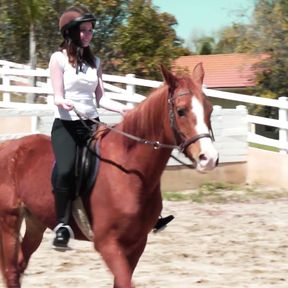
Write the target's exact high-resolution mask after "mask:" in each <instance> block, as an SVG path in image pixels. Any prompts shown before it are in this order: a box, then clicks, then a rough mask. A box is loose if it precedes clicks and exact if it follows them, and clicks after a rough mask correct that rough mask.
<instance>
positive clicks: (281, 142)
mask: <svg viewBox="0 0 288 288" xmlns="http://www.w3.org/2000/svg"><path fill="white" fill-rule="evenodd" d="M31 78H33V79H34V80H35V78H36V80H37V81H34V82H33V81H31ZM0 80H1V82H2V83H1V84H0V93H1V94H2V101H0V108H1V107H2V108H6V109H7V108H14V109H18V110H19V109H22V110H23V109H28V110H29V109H30V110H31V109H32V108H31V107H32V106H27V105H25V104H23V103H22V104H19V103H15V102H12V99H11V93H20V94H22V95H23V96H25V95H26V94H27V93H33V94H37V95H42V96H44V97H45V98H46V103H47V104H48V106H52V105H51V104H52V103H53V96H52V88H51V85H50V78H49V72H48V70H47V69H36V70H31V69H30V68H29V67H28V66H26V65H22V64H17V63H13V62H8V61H5V60H0ZM103 80H104V88H105V96H106V97H109V98H111V100H113V101H121V102H122V103H124V104H126V105H127V106H131V105H135V104H137V103H139V102H141V101H143V99H145V96H143V95H141V94H138V93H136V92H135V91H136V87H137V86H144V87H150V88H157V87H159V86H161V85H162V82H158V81H151V80H144V79H138V78H135V77H134V75H133V74H128V75H126V76H117V75H107V74H103ZM31 83H35V86H32V84H31ZM111 83H113V84H111ZM115 84H116V85H115ZM120 84H121V85H120ZM203 91H204V93H205V94H206V95H207V96H208V97H211V98H218V99H225V100H231V101H233V102H235V101H236V102H237V101H238V102H240V103H241V104H242V105H243V103H244V104H255V105H262V106H268V107H274V108H277V109H279V113H278V114H279V117H278V119H269V118H265V117H260V116H256V115H247V116H246V121H247V122H248V124H249V125H248V127H249V130H247V139H248V141H249V142H251V143H256V144H262V145H268V146H272V147H275V148H277V149H279V150H280V152H282V153H288V98H287V97H279V99H277V100H275V99H266V98H262V97H256V96H249V95H243V94H238V93H230V92H224V91H219V90H212V89H207V88H203ZM1 94H0V95H1ZM47 104H33V105H35V106H33V107H34V108H33V110H34V111H35V110H39V111H40V110H41V109H42V110H45V109H47V107H48V106H47ZM235 106H236V105H235ZM25 107H26V108H25ZM216 108H217V107H216ZM218 108H219V107H218ZM235 108H236V107H235ZM4 110H5V109H4ZM8 110H9V109H7V110H6V112H8ZM216 110H217V109H216ZM223 110H225V109H223ZM238 110H239V109H238ZM0 111H1V109H0ZM9 113H11V110H9ZM104 114H105V113H104ZM0 116H2V117H3V113H0ZM217 121H219V117H218V120H217ZM255 125H263V126H270V127H274V128H276V129H278V130H279V137H278V139H271V138H269V137H266V136H263V135H259V134H257V133H256V131H255V129H254V127H255ZM232 128H233V129H234V131H236V130H237V127H236V125H234V127H231V129H232Z"/></svg>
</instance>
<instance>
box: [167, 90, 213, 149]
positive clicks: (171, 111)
mask: <svg viewBox="0 0 288 288" xmlns="http://www.w3.org/2000/svg"><path fill="white" fill-rule="evenodd" d="M185 95H193V94H192V92H191V91H190V90H188V91H186V92H183V93H179V94H177V95H176V96H174V95H173V92H172V91H169V94H168V107H169V120H170V127H171V128H172V130H173V133H174V138H175V140H176V143H180V144H178V147H179V150H180V151H181V152H183V153H185V151H186V149H187V147H188V146H189V145H191V144H193V143H195V142H197V141H198V140H200V139H202V138H210V139H211V140H212V141H214V137H213V132H212V129H210V133H201V134H198V135H194V136H193V137H191V138H189V139H183V138H184V137H183V133H182V132H181V131H180V129H179V128H178V126H177V123H176V116H175V104H174V100H175V99H176V98H177V97H181V96H185Z"/></svg>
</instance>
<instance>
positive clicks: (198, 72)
mask: <svg viewBox="0 0 288 288" xmlns="http://www.w3.org/2000/svg"><path fill="white" fill-rule="evenodd" d="M204 75H205V72H204V68H203V64H202V62H200V63H198V64H197V65H196V66H195V67H194V69H193V73H192V77H193V80H194V81H195V83H197V84H198V85H200V86H202V84H203V80H204Z"/></svg>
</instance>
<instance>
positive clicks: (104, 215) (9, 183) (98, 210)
mask: <svg viewBox="0 0 288 288" xmlns="http://www.w3.org/2000/svg"><path fill="white" fill-rule="evenodd" d="M161 70H162V75H163V78H164V80H165V81H164V85H163V86H162V87H160V88H158V89H155V90H154V91H153V92H152V93H151V94H150V95H149V96H148V97H147V99H146V100H145V101H143V102H142V103H140V104H139V105H138V106H137V107H135V108H134V109H133V110H131V111H129V112H128V113H127V114H126V115H125V117H124V119H123V121H122V122H121V123H119V124H118V125H116V126H115V127H114V129H113V130H109V131H108V132H107V133H103V134H102V135H101V137H100V140H99V142H98V143H99V147H100V154H101V157H100V164H99V171H98V176H97V181H96V183H95V185H94V187H93V189H92V191H91V195H90V196H89V197H88V198H87V199H86V201H84V206H85V207H86V209H87V212H88V215H89V216H90V219H91V227H92V230H93V241H94V246H95V249H96V250H97V251H98V252H99V253H100V254H101V256H102V257H103V259H104V261H105V263H106V264H107V266H108V268H109V269H110V271H111V273H112V274H113V276H114V288H132V273H133V271H134V269H135V267H136V265H137V263H138V260H139V258H140V256H141V255H142V253H143V251H144V248H145V246H146V241H147V235H148V233H149V232H150V231H151V229H152V228H153V226H154V224H155V223H156V222H157V219H158V217H159V215H160V212H161V209H162V198H161V190H160V177H161V174H162V172H163V170H164V169H165V166H166V163H167V161H168V159H169V157H170V153H171V151H172V149H174V148H179V149H180V150H182V151H183V152H184V153H185V155H186V156H187V157H188V158H189V159H191V160H192V162H193V163H194V165H195V168H196V169H197V170H198V171H202V172H203V171H208V170H211V169H213V168H214V167H215V166H216V165H217V160H218V153H217V151H216V150H215V148H214V146H213V143H212V139H211V126H210V115H211V112H212V106H211V104H210V103H209V102H208V100H207V98H206V97H205V95H204V94H203V92H202V84H203V78H204V70H203V67H202V64H201V63H199V64H198V65H197V66H195V68H194V71H193V73H192V75H191V77H188V76H183V77H182V76H181V77H180V76H174V75H173V74H172V73H171V72H170V71H168V70H167V69H166V68H164V67H161ZM53 161H54V160H53V153H52V150H51V143H50V138H49V137H48V136H44V135H31V136H26V137H23V138H21V139H18V140H10V141H6V142H4V143H2V144H1V145H0V256H1V259H0V260H1V261H0V262H1V270H2V274H3V277H4V280H5V283H6V286H7V287H8V288H12V287H13V288H19V287H21V284H20V280H21V275H22V274H23V272H24V270H25V269H26V267H27V265H28V261H29V259H30V257H31V255H32V254H33V252H34V251H35V250H36V249H37V248H38V246H39V245H40V243H41V241H42V238H43V233H44V231H45V229H46V228H47V227H48V228H50V229H53V227H55V225H56V216H55V212H54V198H53V194H52V191H51V190H52V188H51V183H50V179H51V177H50V175H51V169H52V165H53ZM23 219H25V223H26V231H25V234H24V236H23V238H22V239H20V238H21V237H20V232H19V230H20V226H21V221H22V220H23ZM70 225H71V227H72V228H73V230H74V232H75V238H76V239H80V240H87V239H86V238H85V236H84V235H83V234H82V233H81V231H80V230H79V228H78V227H77V225H75V222H74V220H73V219H72V220H71V223H70ZM51 249H52V248H51Z"/></svg>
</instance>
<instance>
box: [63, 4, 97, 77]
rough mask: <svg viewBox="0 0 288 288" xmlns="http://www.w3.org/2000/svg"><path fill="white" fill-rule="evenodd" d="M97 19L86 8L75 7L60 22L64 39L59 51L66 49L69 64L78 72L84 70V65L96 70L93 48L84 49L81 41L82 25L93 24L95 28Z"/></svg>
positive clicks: (67, 11)
mask: <svg viewBox="0 0 288 288" xmlns="http://www.w3.org/2000/svg"><path fill="white" fill-rule="evenodd" d="M95 21H96V18H95V17H94V16H93V15H92V14H91V13H90V12H89V10H88V9H87V8H86V7H85V6H82V5H81V6H73V7H70V8H68V9H67V10H66V11H64V13H63V14H62V15H61V17H60V20H59V29H60V31H61V34H62V36H63V37H64V40H63V42H62V43H61V44H60V46H59V49H58V50H60V51H63V50H64V49H66V51H67V55H68V59H69V63H71V65H72V66H73V67H76V71H77V73H78V70H80V71H81V70H82V67H83V63H85V64H87V65H88V66H90V67H92V68H96V61H95V56H94V55H93V53H92V51H91V48H90V47H89V46H88V47H82V45H81V41H80V24H81V23H84V22H91V23H92V26H93V28H94V26H95Z"/></svg>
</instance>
